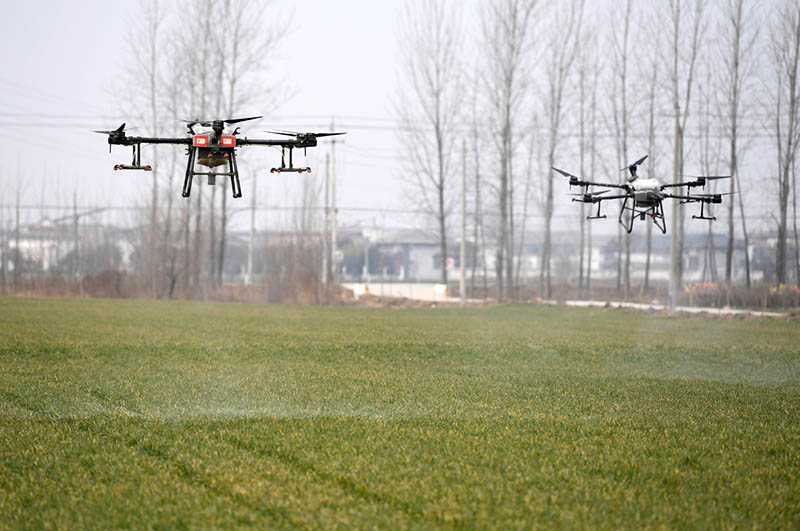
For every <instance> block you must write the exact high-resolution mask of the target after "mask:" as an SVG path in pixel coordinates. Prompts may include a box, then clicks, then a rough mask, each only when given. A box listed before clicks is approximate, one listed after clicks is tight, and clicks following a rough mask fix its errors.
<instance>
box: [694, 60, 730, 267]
mask: <svg viewBox="0 0 800 531" xmlns="http://www.w3.org/2000/svg"><path fill="white" fill-rule="evenodd" d="M710 60H711V58H710V57H708V56H706V57H704V60H703V62H702V67H703V68H702V72H703V73H704V74H705V79H704V80H703V82H702V83H700V85H699V87H698V88H699V101H698V113H697V115H698V120H697V133H698V138H699V148H700V152H699V153H700V168H701V169H702V172H703V174H704V175H712V174H717V173H719V172H718V168H717V166H718V164H719V153H720V152H721V150H722V145H721V140H722V136H721V135H719V134H717V133H716V132H715V131H713V130H712V128H713V124H715V123H716V122H717V120H716V114H717V110H718V109H719V102H718V101H717V98H716V94H717V93H718V90H717V87H716V85H715V84H714V79H713V77H712V76H713V73H712V71H713V67H712V65H711V64H710V62H709V61H710ZM710 185H711V186H712V187H713V186H715V183H714V182H712V183H710ZM711 191H713V190H711ZM731 202H733V197H731ZM713 208H714V205H713V204H710V203H709V204H707V205H705V209H706V215H707V216H708V217H711V218H713V217H714V213H713ZM712 224H713V220H709V221H708V224H707V225H708V226H707V230H706V248H705V258H704V260H703V275H702V278H703V281H706V279H708V280H710V281H711V282H716V281H717V253H716V248H715V246H714V232H713V230H712Z"/></svg>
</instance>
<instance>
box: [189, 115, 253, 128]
mask: <svg viewBox="0 0 800 531" xmlns="http://www.w3.org/2000/svg"><path fill="white" fill-rule="evenodd" d="M259 118H263V116H249V117H247V118H227V119H225V120H201V119H200V118H195V119H194V120H181V122H185V123H187V124H189V127H191V126H193V125H195V124H200V125H202V126H204V127H211V126H212V125H213V124H214V122H222V123H226V124H238V123H240V122H246V121H248V120H258V119H259Z"/></svg>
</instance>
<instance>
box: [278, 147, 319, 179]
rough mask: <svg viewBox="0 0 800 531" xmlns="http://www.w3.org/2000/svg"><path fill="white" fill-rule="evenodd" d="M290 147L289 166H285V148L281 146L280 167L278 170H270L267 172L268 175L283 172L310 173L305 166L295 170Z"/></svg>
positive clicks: (309, 169)
mask: <svg viewBox="0 0 800 531" xmlns="http://www.w3.org/2000/svg"><path fill="white" fill-rule="evenodd" d="M292 150H293V148H292V146H289V165H288V166H287V165H286V147H285V146H281V165H280V167H279V168H272V169H270V170H269V172H270V173H283V172H295V173H304V172H305V173H311V168H309V167H308V166H306V167H305V168H295V167H294V163H293V160H292Z"/></svg>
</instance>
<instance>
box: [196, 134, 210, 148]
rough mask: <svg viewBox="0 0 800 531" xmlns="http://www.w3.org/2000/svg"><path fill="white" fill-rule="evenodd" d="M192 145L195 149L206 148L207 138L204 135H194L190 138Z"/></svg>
mask: <svg viewBox="0 0 800 531" xmlns="http://www.w3.org/2000/svg"><path fill="white" fill-rule="evenodd" d="M192 145H193V146H195V147H207V146H208V137H207V136H205V135H195V136H194V137H192Z"/></svg>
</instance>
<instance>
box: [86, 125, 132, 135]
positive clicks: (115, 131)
mask: <svg viewBox="0 0 800 531" xmlns="http://www.w3.org/2000/svg"><path fill="white" fill-rule="evenodd" d="M124 132H125V124H124V123H123V124H122V125H121V126H119V127H117V128H116V129H114V130H113V131H92V133H101V134H104V135H113V134H114V133H124Z"/></svg>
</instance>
